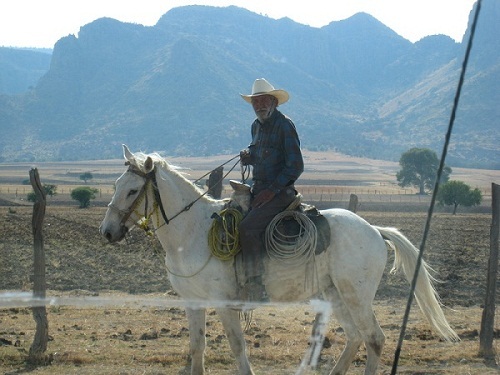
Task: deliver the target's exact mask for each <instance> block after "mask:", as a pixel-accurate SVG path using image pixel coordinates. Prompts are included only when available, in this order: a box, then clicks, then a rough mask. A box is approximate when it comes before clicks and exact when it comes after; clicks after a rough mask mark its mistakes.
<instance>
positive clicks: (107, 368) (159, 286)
mask: <svg viewBox="0 0 500 375" xmlns="http://www.w3.org/2000/svg"><path fill="white" fill-rule="evenodd" d="M305 155H306V165H307V166H308V170H306V172H305V173H304V176H303V178H304V180H305V181H311V182H310V183H308V184H304V185H303V187H304V189H306V188H307V189H316V190H317V192H316V193H314V194H312V193H311V197H314V198H315V199H314V201H315V202H318V204H324V205H327V206H331V205H332V200H331V198H329V199H327V198H326V195H327V194H330V195H331V194H333V193H330V192H328V193H327V192H325V191H323V190H321V189H327V188H328V189H331V188H334V189H335V188H337V189H339V192H340V190H341V189H342V188H354V189H374V188H377V189H381V190H383V193H385V194H387V195H384V198H383V199H382V197H381V196H382V195H383V194H381V193H378V194H374V193H370V194H360V201H361V202H362V205H361V207H360V211H359V214H360V215H361V216H362V217H364V218H365V219H367V220H368V221H370V222H372V223H373V224H376V225H387V226H397V227H399V228H401V229H402V230H403V232H404V233H405V234H406V235H407V236H408V237H409V238H410V239H411V240H412V241H413V242H414V243H415V244H418V243H419V241H420V240H421V234H422V229H423V224H424V222H425V219H426V216H425V212H420V213H419V212H415V213H412V212H409V211H411V210H410V208H411V207H412V205H413V204H414V203H412V202H410V201H407V200H404V199H403V198H401V196H399V197H398V198H397V199H393V198H390V197H391V195H390V193H389V189H394V188H395V187H394V174H395V171H397V170H398V165H397V163H390V162H381V161H370V160H364V159H357V158H347V157H343V156H341V155H335V154H322V153H306V154H305ZM227 159H228V157H227V156H220V157H218V158H213V159H206V158H198V159H193V158H190V159H182V158H176V159H173V160H172V162H173V164H177V165H181V166H185V167H187V166H189V167H190V168H192V170H191V171H190V173H191V174H192V175H193V178H195V177H199V176H201V175H202V174H203V173H205V172H206V171H208V170H210V169H212V168H213V167H214V166H216V165H219V164H220V163H222V162H224V161H226V160H227ZM30 167H31V165H13V166H8V165H3V164H2V165H0V197H4V198H6V199H7V200H9V201H13V200H14V201H15V200H16V199H15V197H13V196H12V194H10V193H9V194H5V192H4V189H6V188H9V187H12V188H20V187H22V186H24V187H26V186H25V185H21V184H20V181H22V179H25V178H27V176H28V170H29V168H30ZM38 168H39V172H40V176H41V179H42V182H45V183H56V184H58V186H60V187H61V188H66V187H70V186H77V185H78V184H79V181H78V173H83V172H86V171H91V172H92V173H94V174H95V175H96V176H99V178H96V179H95V180H94V181H92V186H96V187H101V188H104V187H109V188H111V186H112V183H113V181H114V179H115V178H116V177H117V176H118V175H119V174H121V173H122V172H123V170H124V166H123V161H121V160H117V161H106V162H88V163H49V164H41V165H39V166H38ZM455 172H458V173H461V174H460V176H461V178H460V179H461V180H463V181H465V182H467V183H469V184H470V185H472V186H478V187H480V188H482V189H489V185H490V184H491V182H492V181H499V180H500V171H477V170H464V171H461V170H459V171H455ZM233 174H234V178H239V172H233ZM23 176H26V177H23ZM462 177H463V178H462ZM231 178H233V176H231ZM331 180H335V181H337V182H340V181H343V182H344V184H341V183H338V184H330V181H331ZM348 181H349V183H350V184H352V185H347V182H348ZM318 191H320V192H319V193H318ZM339 194H341V196H342V199H343V200H342V201H336V202H334V203H335V204H338V203H339V202H341V204H342V205H344V204H345V202H346V201H347V200H348V191H346V192H344V191H342V193H339ZM409 195H412V198H413V194H409ZM321 196H323V197H324V201H320V199H319V197H321ZM403 197H404V195H403ZM109 198H110V195H109V196H108V195H106V196H104V195H103V196H102V197H100V198H99V199H97V200H96V202H95V203H96V205H97V206H103V205H105V204H106V203H107V202H108V201H109ZM337 198H338V197H336V196H334V199H337ZM412 198H410V199H412ZM17 202H18V203H23V202H22V201H20V200H19V199H18V200H17ZM68 202H70V201H69V200H68V198H67V197H64V196H59V197H57V196H56V197H54V198H49V204H48V207H47V213H46V220H45V228H44V233H45V246H46V252H47V265H48V272H47V276H48V282H49V285H51V287H52V290H51V293H52V294H57V295H66V296H67V295H70V294H71V295H81V294H82V293H83V294H84V295H85V294H86V293H84V292H82V291H81V289H84V290H90V291H92V293H97V294H99V296H101V297H106V296H108V295H109V296H110V297H113V298H116V297H119V296H124V295H125V296H127V297H131V296H133V294H124V293H126V292H131V293H142V294H141V295H140V297H141V298H142V297H144V296H145V294H144V293H154V294H147V296H150V297H151V298H161V299H166V298H170V299H171V298H173V297H172V296H170V295H165V294H163V292H164V291H165V290H166V289H167V288H168V284H167V281H166V279H165V272H164V268H163V265H162V259H161V257H160V256H158V255H155V254H153V253H151V251H150V250H151V242H149V241H148V240H145V239H142V238H141V236H140V234H137V233H136V238H135V239H134V241H133V242H132V243H131V244H120V245H116V246H111V245H109V244H106V243H105V242H104V241H103V240H102V238H100V237H99V235H98V233H97V226H98V224H99V221H100V219H102V216H103V213H104V208H101V207H93V208H91V209H89V210H75V209H74V207H71V205H68ZM375 203H377V205H378V206H379V207H380V210H379V212H377V211H370V210H368V209H367V208H368V207H370V205H372V206H373V205H374V204H375ZM427 203H428V202H426V201H424V202H417V203H415V205H419V207H420V208H422V207H423V210H422V211H425V207H426V204H427ZM8 204H9V206H7V207H0V238H1V240H0V285H9V288H12V289H23V288H24V289H25V290H29V288H30V287H31V283H30V280H29V277H28V275H29V274H30V272H31V271H30V264H31V252H32V236H31V232H30V216H31V207H30V206H27V207H15V206H12V205H10V203H8ZM333 205H334V204H333ZM383 210H385V211H387V212H382V211H383ZM405 211H406V212H405ZM459 212H460V210H459ZM490 222H491V218H490V216H489V214H488V213H460V214H459V215H456V216H451V215H449V214H446V213H438V214H436V215H435V217H434V218H433V226H432V228H431V233H430V238H429V241H428V244H427V247H428V249H427V253H426V258H427V260H429V261H430V263H431V264H432V265H433V266H434V268H435V269H436V271H437V272H438V275H439V278H440V279H442V280H443V281H444V282H445V284H440V285H438V291H439V293H440V295H441V296H442V297H443V302H444V304H445V305H446V306H448V307H449V308H447V309H446V310H445V313H446V315H447V317H448V319H449V321H450V323H451V325H452V326H453V328H454V329H455V330H456V331H457V332H458V334H459V335H460V336H461V338H462V341H461V342H459V343H456V344H449V343H445V342H442V341H440V340H439V339H438V338H437V337H436V336H435V335H434V334H433V333H431V332H430V331H429V326H428V324H427V323H426V322H425V321H423V320H422V319H423V318H422V316H421V314H420V312H419V311H418V308H417V307H416V306H414V307H413V308H412V313H411V315H410V321H409V324H408V328H407V330H406V338H405V341H404V344H403V348H402V352H401V358H400V361H399V365H400V366H399V369H398V374H443V375H451V374H474V375H476V374H477V375H479V374H487V375H490V374H497V373H498V372H499V370H498V368H492V367H488V366H487V365H486V364H485V363H484V361H483V359H482V358H480V357H478V354H477V353H478V349H479V338H478V331H479V327H480V320H481V313H482V308H481V303H482V302H483V301H484V296H483V294H484V285H485V270H486V265H487V256H488V251H489V239H488V233H489V225H490ZM153 245H154V244H153ZM390 266H391V264H390V263H388V266H387V269H389V268H390ZM68 288H69V289H77V291H75V290H72V291H68ZM106 289H115V290H116V291H115V292H105V290H106ZM407 290H408V284H407V283H406V282H405V281H404V280H402V278H401V277H398V276H388V275H387V273H386V275H384V279H383V280H382V285H381V288H380V290H379V294H378V297H377V301H376V304H375V311H376V314H377V316H378V317H379V319H380V323H381V326H382V329H383V330H384V332H385V333H386V336H387V341H386V347H385V349H384V351H383V356H382V361H381V366H380V371H379V373H382V374H388V373H390V370H391V366H392V361H393V359H394V351H395V347H396V343H397V340H398V337H399V332H400V326H401V322H402V317H403V313H404V308H405V305H406V300H405V295H406V293H407ZM158 306H159V307H155V308H152V307H147V306H144V307H127V306H124V305H120V304H117V305H116V306H94V307H88V306H86V307H78V306H61V307H58V306H52V307H49V308H48V318H49V334H50V336H51V339H50V341H49V347H48V351H47V354H48V357H49V358H48V359H49V360H50V363H51V364H50V365H48V366H39V367H34V368H30V367H29V366H28V365H27V364H26V361H25V360H26V355H27V352H28V351H29V347H30V345H31V342H32V341H33V335H34V321H33V317H32V315H31V311H30V310H29V309H24V308H21V309H19V308H16V309H6V308H4V309H0V339H2V341H1V343H0V373H4V374H17V373H24V372H31V373H33V374H51V375H61V374H79V375H80V374H165V373H166V374H187V373H188V371H187V369H186V368H187V367H186V366H187V365H188V362H189V355H188V333H189V332H188V330H187V321H186V317H185V314H184V311H183V310H182V309H180V308H177V307H160V306H161V303H159V304H158ZM497 312H498V309H497ZM313 317H314V313H313V312H312V311H311V308H310V307H309V306H307V305H300V306H295V307H290V306H287V307H283V308H277V307H275V306H273V307H265V308H260V309H257V310H256V311H255V313H254V321H253V323H252V325H251V327H250V330H249V331H248V332H247V334H246V339H247V343H248V350H249V354H250V360H251V362H252V365H253V367H254V370H255V372H256V373H257V374H268V373H272V374H293V373H295V371H296V369H297V367H298V365H299V364H300V361H301V360H302V358H303V356H304V353H305V351H306V349H307V347H308V344H309V334H310V331H311V327H312V321H313ZM498 327H499V326H498V323H496V325H495V332H494V333H495V341H494V347H495V349H496V351H497V353H498V350H499V349H500V348H499V342H500V341H499V340H500V339H499V332H500V329H499V328H498ZM343 343H344V336H343V334H342V330H341V329H340V328H339V325H338V324H337V322H336V321H335V319H333V320H332V321H331V323H330V326H329V327H328V331H327V334H326V340H325V344H324V349H323V352H322V355H321V359H320V363H319V367H318V368H317V370H314V371H313V370H311V371H309V373H310V374H326V373H328V372H327V371H328V369H329V368H330V367H331V365H332V364H333V363H334V362H335V359H336V358H338V356H339V354H340V351H341V350H342V346H343ZM496 360H497V362H498V360H499V358H498V357H497V358H496ZM364 362H365V352H364V350H363V348H362V349H361V350H360V351H359V353H358V355H357V357H356V360H355V362H354V363H353V365H352V367H351V369H350V371H349V374H361V373H363V370H364ZM206 368H207V373H208V374H222V375H225V374H235V373H236V365H235V360H234V358H233V356H232V354H231V352H230V350H229V346H228V342H227V339H226V337H225V335H224V332H223V330H222V327H221V325H220V322H219V320H218V318H217V316H216V315H215V314H214V313H213V311H212V310H210V313H209V314H208V315H207V353H206Z"/></svg>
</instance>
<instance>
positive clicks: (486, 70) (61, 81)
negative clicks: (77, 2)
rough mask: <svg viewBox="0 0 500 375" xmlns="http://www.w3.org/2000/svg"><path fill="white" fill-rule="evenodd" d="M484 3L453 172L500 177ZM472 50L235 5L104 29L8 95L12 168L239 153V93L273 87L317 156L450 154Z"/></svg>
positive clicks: (75, 41) (372, 25)
mask: <svg viewBox="0 0 500 375" xmlns="http://www.w3.org/2000/svg"><path fill="white" fill-rule="evenodd" d="M482 4H483V7H482V12H481V15H480V22H479V25H478V29H477V32H476V39H475V41H474V46H473V50H472V57H471V62H470V66H469V68H468V71H467V75H466V79H465V84H464V87H463V92H462V94H463V95H462V97H461V99H460V103H459V109H458V112H457V117H456V122H455V128H454V131H453V135H452V144H451V146H450V150H449V154H448V159H447V162H448V163H449V164H450V165H452V166H467V167H481V168H500V157H499V156H500V152H499V150H500V139H499V135H498V133H499V132H498V118H499V117H500V110H499V106H498V103H499V102H500V97H499V90H498V87H499V82H500V59H499V56H500V52H499V51H500V48H498V47H499V46H498V44H499V40H498V39H499V38H496V37H493V36H494V35H500V33H499V26H498V25H499V24H500V23H499V20H500V9H499V5H498V4H499V3H498V2H495V1H493V0H485V1H483V3H482ZM471 16H472V13H471ZM469 27H470V25H469ZM466 41H467V39H465V38H464V41H463V42H462V43H455V42H454V41H453V40H452V39H451V38H448V37H446V36H442V35H436V36H430V37H427V38H424V39H422V40H421V41H419V42H417V43H411V42H409V41H408V40H406V39H404V38H402V37H401V36H399V35H397V34H396V33H395V32H394V31H393V30H391V29H389V28H388V27H386V26H385V25H383V24H382V23H380V22H379V21H378V20H376V19H375V18H373V17H372V16H370V15H368V14H364V13H359V14H356V15H354V16H352V17H351V18H349V19H347V20H343V21H339V22H332V23H330V24H329V25H327V26H325V27H322V28H312V27H309V26H305V25H301V24H298V23H295V22H293V21H292V20H290V19H286V18H284V19H280V20H274V19H271V18H268V17H264V16H260V15H257V14H255V13H252V12H250V11H247V10H245V9H242V8H238V7H234V6H231V7H225V8H220V7H209V6H185V7H179V8H174V9H172V10H170V11H169V12H168V13H166V14H165V15H163V16H162V17H161V19H160V20H159V21H158V23H157V24H156V25H155V26H153V27H145V26H142V25H137V24H128V23H122V22H119V21H117V20H114V19H109V18H102V19H99V20H96V21H94V22H92V23H90V24H87V25H84V26H83V27H82V28H81V29H80V32H79V34H78V36H67V37H64V38H62V39H60V40H59V41H58V42H57V44H56V45H55V48H54V51H53V54H52V60H51V64H50V69H49V70H48V71H47V73H46V74H45V75H43V77H42V78H41V79H40V80H39V82H38V83H37V84H36V86H35V87H34V88H33V90H30V91H29V92H26V93H25V94H24V95H22V96H16V97H14V96H3V97H0V119H1V123H0V130H1V131H2V134H5V136H2V137H1V138H0V160H4V161H11V160H23V161H30V160H32V161H42V160H79V159H103V158H117V157H120V156H121V148H120V145H121V144H122V143H126V144H128V145H129V146H130V147H131V148H132V149H134V150H143V151H148V152H149V151H159V152H163V153H165V154H168V155H182V156H196V155H214V154H221V153H236V152H238V151H239V150H240V149H241V148H243V147H245V146H246V145H247V144H248V142H249V133H250V129H249V126H250V123H251V121H252V120H253V112H252V109H251V107H250V106H249V105H248V104H247V103H245V102H244V101H243V100H242V99H241V98H240V96H239V94H240V93H248V92H249V91H250V89H251V85H252V83H253V81H254V79H255V78H259V77H266V78H268V79H269V80H270V81H271V82H272V83H273V84H274V85H275V86H277V87H280V88H284V89H286V90H287V91H289V93H290V97H291V99H290V102H289V103H287V104H285V105H284V106H283V107H282V108H281V109H282V111H283V112H284V113H286V114H288V115H289V116H290V117H292V119H293V120H294V122H295V123H296V125H297V128H298V131H299V133H300V135H301V139H302V145H303V147H304V148H307V149H310V150H337V151H340V152H343V153H346V154H348V155H353V156H364V157H372V158H379V159H387V160H398V159H399V157H400V156H401V154H402V153H403V152H404V151H406V150H408V149H409V148H411V147H429V148H432V149H434V150H435V151H436V152H438V154H440V151H441V148H442V143H443V140H444V135H445V132H446V127H447V125H448V121H449V118H450V114H451V108H452V104H453V98H454V95H455V91H456V88H457V84H458V79H459V74H460V68H461V64H462V61H463V56H464V49H465V43H466Z"/></svg>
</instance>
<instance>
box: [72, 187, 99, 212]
mask: <svg viewBox="0 0 500 375" xmlns="http://www.w3.org/2000/svg"><path fill="white" fill-rule="evenodd" d="M97 192H98V190H97V189H94V188H91V187H88V186H79V187H77V188H74V189H73V191H72V192H71V198H72V199H74V200H75V201H78V202H80V208H87V207H89V206H90V200H91V199H94V198H95V195H96V194H97Z"/></svg>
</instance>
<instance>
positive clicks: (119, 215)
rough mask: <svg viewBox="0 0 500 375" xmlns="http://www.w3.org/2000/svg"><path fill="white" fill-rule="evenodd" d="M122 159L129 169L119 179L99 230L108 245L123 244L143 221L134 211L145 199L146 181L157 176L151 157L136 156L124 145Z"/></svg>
mask: <svg viewBox="0 0 500 375" xmlns="http://www.w3.org/2000/svg"><path fill="white" fill-rule="evenodd" d="M123 156H124V157H125V165H127V166H128V169H127V170H126V171H125V172H124V173H123V174H122V175H121V176H120V177H119V178H118V179H117V180H116V183H115V194H114V195H113V198H112V199H111V202H110V203H109V205H108V210H107V211H106V215H105V217H104V220H103V221H102V223H101V226H100V227H99V231H100V232H101V234H102V235H103V236H104V237H105V238H106V239H107V240H108V241H109V242H118V241H121V240H122V239H123V238H124V237H125V235H126V233H127V232H128V231H129V229H130V228H131V227H133V226H134V225H135V223H136V221H137V220H139V219H140V218H141V217H140V216H142V215H137V214H135V211H136V210H137V209H138V208H139V207H138V206H139V205H140V203H141V202H142V200H143V199H144V198H145V195H146V194H147V191H146V188H147V182H148V180H149V178H150V176H151V174H152V173H154V161H153V159H152V158H151V157H150V156H147V155H143V154H136V155H134V154H132V153H131V152H130V150H129V149H128V147H127V146H125V145H123ZM145 210H147V206H145ZM146 214H147V213H146V212H144V215H146Z"/></svg>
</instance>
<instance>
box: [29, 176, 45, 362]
mask: <svg viewBox="0 0 500 375" xmlns="http://www.w3.org/2000/svg"><path fill="white" fill-rule="evenodd" d="M30 182H31V185H32V186H33V190H34V191H35V195H36V200H35V204H34V206H33V217H32V228H33V238H34V244H33V249H34V255H35V256H34V258H35V265H34V271H35V272H34V279H33V297H35V298H45V294H46V283H45V251H44V248H43V219H44V217H45V206H46V201H45V191H44V189H43V186H42V184H41V183H40V177H39V176H38V170H37V169H36V168H32V169H31V170H30ZM32 311H33V318H34V319H35V322H36V331H35V338H34V339H33V343H32V344H31V347H30V351H29V362H31V363H40V362H44V361H45V358H44V357H45V356H44V353H45V351H46V350H47V342H48V341H49V323H48V321H47V311H46V309H45V305H44V306H35V307H32Z"/></svg>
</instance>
